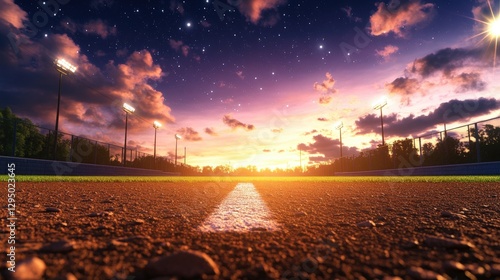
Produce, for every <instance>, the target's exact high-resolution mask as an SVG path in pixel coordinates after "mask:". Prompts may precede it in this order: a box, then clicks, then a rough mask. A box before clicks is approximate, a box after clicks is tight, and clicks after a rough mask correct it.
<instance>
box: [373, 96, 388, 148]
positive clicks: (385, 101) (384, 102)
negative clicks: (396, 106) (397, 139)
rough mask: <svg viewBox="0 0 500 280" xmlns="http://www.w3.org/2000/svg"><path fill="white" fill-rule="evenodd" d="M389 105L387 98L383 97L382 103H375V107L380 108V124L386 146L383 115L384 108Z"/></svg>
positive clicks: (383, 143)
mask: <svg viewBox="0 0 500 280" xmlns="http://www.w3.org/2000/svg"><path fill="white" fill-rule="evenodd" d="M385 105H387V100H386V99H383V100H382V101H380V103H377V104H375V106H374V107H373V109H375V110H377V109H380V126H381V127H382V146H385V140H384V117H383V115H382V108H384V106H385Z"/></svg>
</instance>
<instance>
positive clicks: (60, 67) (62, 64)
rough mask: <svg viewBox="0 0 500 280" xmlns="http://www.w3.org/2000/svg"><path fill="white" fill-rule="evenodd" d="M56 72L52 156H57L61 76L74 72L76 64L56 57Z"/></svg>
mask: <svg viewBox="0 0 500 280" xmlns="http://www.w3.org/2000/svg"><path fill="white" fill-rule="evenodd" d="M54 64H55V66H56V70H57V72H59V91H58V93H57V112H56V127H55V133H54V157H53V159H54V160H55V159H56V156H57V136H58V135H59V107H60V105H61V86H62V76H63V75H68V73H75V72H76V66H74V65H72V64H71V63H69V62H68V61H66V60H65V59H62V58H58V59H56V60H55V62H54Z"/></svg>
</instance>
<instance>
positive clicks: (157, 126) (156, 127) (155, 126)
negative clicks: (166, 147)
mask: <svg viewBox="0 0 500 280" xmlns="http://www.w3.org/2000/svg"><path fill="white" fill-rule="evenodd" d="M153 127H154V129H155V148H154V155H153V158H154V162H155V164H156V130H157V129H158V128H160V127H161V123H159V122H157V121H154V122H153Z"/></svg>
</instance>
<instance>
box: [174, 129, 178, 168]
mask: <svg viewBox="0 0 500 280" xmlns="http://www.w3.org/2000/svg"><path fill="white" fill-rule="evenodd" d="M177 140H179V137H177V134H176V135H175V161H174V165H175V166H176V167H177Z"/></svg>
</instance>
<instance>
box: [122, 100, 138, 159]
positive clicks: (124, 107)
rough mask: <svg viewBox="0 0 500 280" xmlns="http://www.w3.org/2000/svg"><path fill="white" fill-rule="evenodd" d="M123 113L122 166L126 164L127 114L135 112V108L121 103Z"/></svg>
mask: <svg viewBox="0 0 500 280" xmlns="http://www.w3.org/2000/svg"><path fill="white" fill-rule="evenodd" d="M122 108H123V111H125V143H124V145H123V166H125V165H126V164H127V127H128V114H132V113H134V112H135V108H134V107H132V106H130V105H129V104H127V103H123V107H122Z"/></svg>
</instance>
